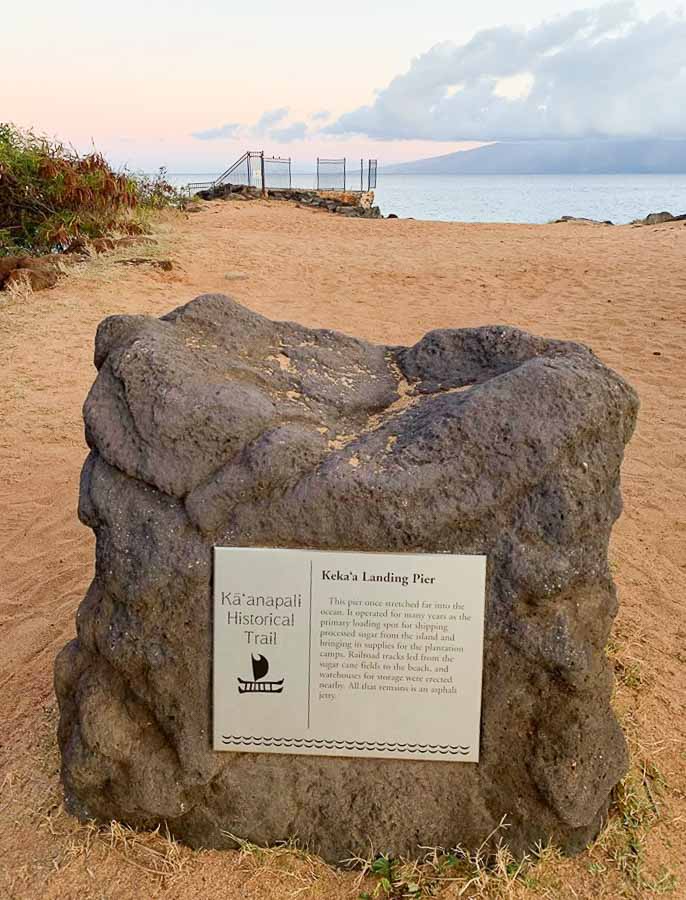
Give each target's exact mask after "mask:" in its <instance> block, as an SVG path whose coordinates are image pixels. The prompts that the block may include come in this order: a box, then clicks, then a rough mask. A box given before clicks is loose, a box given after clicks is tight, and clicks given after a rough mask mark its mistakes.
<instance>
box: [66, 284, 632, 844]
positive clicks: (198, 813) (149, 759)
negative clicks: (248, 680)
mask: <svg viewBox="0 0 686 900" xmlns="http://www.w3.org/2000/svg"><path fill="white" fill-rule="evenodd" d="M95 363H96V366H97V367H98V369H99V372H98V376H97V378H96V381H95V383H94V385H93V387H92V389H91V391H90V394H89V396H88V399H87V400H86V403H85V408H84V415H85V421H86V436H87V440H88V444H89V446H90V448H91V453H90V455H89V457H88V459H87V460H86V463H85V466H84V469H83V475H82V481H81V494H80V507H79V514H80V517H81V519H82V521H83V522H84V523H86V524H87V525H89V526H90V527H91V528H93V530H94V531H95V534H96V536H97V550H96V568H95V577H94V579H93V582H92V584H91V586H90V589H89V591H88V593H87V595H86V598H85V599H84V601H83V603H82V604H81V607H80V609H79V612H78V616H77V631H78V637H77V638H76V639H75V640H73V641H72V642H71V643H69V644H68V645H67V646H66V647H65V648H64V650H63V651H62V652H61V654H60V655H59V657H58V659H57V663H56V672H55V684H56V691H57V696H58V699H59V704H60V712H61V717H60V725H59V742H60V747H61V752H62V778H63V783H64V789H65V795H66V802H67V806H68V808H69V810H70V811H71V812H73V813H74V814H75V815H77V816H79V817H80V818H83V819H90V818H93V819H97V820H101V821H109V820H111V819H113V818H115V819H119V820H123V821H125V822H127V823H129V824H131V825H134V826H142V827H148V826H154V825H156V824H158V823H160V822H162V821H164V822H166V823H167V825H168V827H169V828H170V830H171V832H172V833H173V834H175V835H177V836H178V837H180V838H181V839H183V840H184V841H186V842H188V843H189V844H191V845H192V846H195V847H228V846H233V841H232V839H231V837H230V836H229V835H230V834H233V835H239V836H241V837H243V838H248V839H250V840H252V841H255V842H258V843H271V842H274V841H278V840H282V839H285V838H287V837H289V836H297V837H298V838H299V839H300V840H301V841H303V842H307V843H308V844H309V845H310V847H312V848H313V849H315V850H318V851H319V852H320V853H321V854H322V855H323V856H324V857H325V858H326V859H328V860H331V861H337V860H340V859H342V858H345V857H349V856H350V855H351V854H352V853H355V852H358V853H363V854H366V853H367V852H368V850H369V846H370V842H371V845H373V846H374V848H376V849H382V850H389V851H392V852H393V853H407V854H416V853H417V852H418V845H424V846H427V845H440V846H444V847H449V846H453V845H454V844H455V843H457V842H459V843H462V844H464V845H466V846H468V847H472V848H473V847H476V846H478V845H479V844H480V843H481V842H482V841H483V840H484V839H485V838H486V837H487V836H488V835H489V834H490V833H491V832H492V831H493V829H496V828H497V826H498V824H499V822H500V821H501V819H502V817H503V816H506V817H507V820H508V822H509V823H510V827H509V828H508V829H507V830H506V832H505V833H504V835H503V836H504V838H505V839H506V841H507V842H508V843H509V844H510V846H511V847H512V848H513V850H514V851H515V852H516V853H522V852H524V851H526V850H527V849H528V848H530V847H531V846H532V845H533V844H534V843H535V842H536V841H544V842H545V841H547V840H548V839H552V840H553V841H555V842H556V843H558V844H559V845H561V846H562V847H563V848H564V850H565V851H567V852H575V851H578V850H580V849H581V848H582V847H583V846H584V845H585V844H586V842H587V841H589V840H590V839H591V838H592V837H593V836H594V835H595V834H596V832H597V831H598V829H599V826H600V823H601V821H602V818H603V816H604V814H605V812H606V809H607V806H608V796H609V793H610V791H611V789H612V787H613V785H614V784H615V783H616V782H617V780H618V779H619V778H620V777H621V776H622V774H623V773H624V771H625V769H626V766H627V751H626V747H625V742H624V738H623V736H622V733H621V731H620V728H619V726H618V724H617V722H616V720H615V717H614V714H613V712H612V710H611V707H610V693H611V689H612V671H611V668H610V665H609V663H608V660H607V658H606V656H605V653H604V649H603V648H604V647H605V644H606V640H607V636H608V632H609V629H610V625H611V622H612V619H613V616H614V614H615V611H616V597H615V589H614V585H613V582H612V578H611V575H610V571H609V568H608V561H607V547H608V540H609V536H610V530H611V527H612V524H613V522H614V521H615V519H616V518H617V516H618V515H619V513H620V509H621V497H620V490H619V475H620V464H621V460H622V455H623V450H624V445H625V444H626V442H627V440H628V439H629V437H630V435H631V433H632V430H633V427H634V421H635V417H636V412H637V406H638V401H637V398H636V395H635V393H634V391H633V390H632V389H631V388H630V387H629V386H628V385H627V384H626V382H625V381H623V380H622V379H621V378H620V377H619V376H618V375H616V374H615V373H614V372H612V371H611V370H609V369H608V368H606V367H605V366H604V365H603V364H602V363H601V362H600V361H599V360H598V359H597V358H596V357H595V356H594V355H593V353H592V352H591V351H590V350H589V349H587V348H585V347H583V346H581V345H578V344H574V343H569V342H562V341H555V340H547V339H544V338H540V337H534V336H532V335H530V334H527V333H525V332H522V331H519V330H517V329H514V328H509V327H504V326H497V327H496V326H489V327H483V328H470V329H461V330H440V331H433V332H430V333H429V334H427V335H426V336H425V337H424V338H422V339H421V340H420V341H419V342H418V343H417V344H415V345H414V346H413V347H383V346H375V345H372V344H369V343H365V342H364V341H361V340H357V339H355V338H352V337H347V336H345V335H342V334H339V333H336V332H333V331H327V330H310V329H308V328H304V327H302V326H300V325H296V324H293V323H284V322H272V321H269V320H268V319H265V318H263V317H262V316H259V315H257V314H255V313H253V312H251V311H250V310H248V309H246V308H244V307H242V306H240V305H239V304H238V303H236V302H234V301H233V300H231V299H230V298H228V297H225V296H223V295H206V296H202V297H198V298H197V299H196V300H194V301H193V302H191V303H189V304H188V305H186V306H183V307H180V308H179V309H176V310H174V311H173V312H171V313H169V314H168V315H166V316H164V317H163V318H162V319H154V318H151V317H148V316H117V317H113V318H109V319H106V320H105V321H104V322H102V323H101V325H100V327H99V329H98V334H97V338H96V350H95ZM215 544H217V545H234V546H280V547H310V548H320V549H328V550H332V549H337V550H340V549H343V550H345V549H351V550H353V549H354V550H373V551H374V550H375V551H395V552H398V551H401V552H402V551H412V552H454V553H485V554H487V555H488V576H487V594H486V633H485V651H484V652H485V657H484V680H483V712H482V728H481V758H480V762H479V763H478V764H470V763H452V762H422V761H414V760H386V759H362V758H333V757H325V756H280V755H271V754H250V753H245V754H238V753H215V752H213V751H212V749H211V714H212V712H211V665H212V654H211V627H212V626H211V609H212V600H211V574H212V573H211V564H212V547H213V546H214V545H215Z"/></svg>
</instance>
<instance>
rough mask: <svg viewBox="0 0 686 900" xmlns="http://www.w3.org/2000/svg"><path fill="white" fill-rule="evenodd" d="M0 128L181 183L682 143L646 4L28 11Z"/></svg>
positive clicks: (13, 14)
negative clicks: (643, 141) (369, 163)
mask: <svg viewBox="0 0 686 900" xmlns="http://www.w3.org/2000/svg"><path fill="white" fill-rule="evenodd" d="M243 7H245V9H246V10H248V11H247V12H242V11H237V10H238V9H239V8H241V9H242V8H243ZM0 121H10V122H14V123H16V124H17V125H20V126H22V127H33V128H34V129H35V130H37V131H39V132H41V133H45V134H48V135H49V136H53V137H57V138H59V139H61V140H63V141H65V142H69V143H71V144H73V146H75V147H76V148H77V149H78V150H80V151H87V150H88V149H89V148H90V147H91V146H93V145H95V146H96V147H97V149H98V150H100V151H102V152H103V153H104V154H105V155H106V156H107V157H108V159H110V160H111V162H113V163H114V164H115V165H116V166H123V165H127V166H129V167H130V168H132V169H134V170H143V171H152V170H155V169H157V168H158V167H159V166H166V167H167V169H168V170H169V171H170V172H197V173H201V172H208V173H211V172H217V171H220V170H222V169H223V168H225V167H226V165H227V164H229V163H230V162H231V161H233V159H235V158H236V157H237V156H239V155H240V154H241V153H242V152H243V151H244V150H245V149H253V150H261V149H264V150H265V151H266V152H267V153H268V154H273V155H276V156H290V157H292V158H293V160H294V168H295V169H296V170H300V171H303V170H308V169H311V168H312V163H313V161H314V159H315V157H316V156H322V157H338V156H347V157H348V158H351V159H359V158H360V157H365V158H367V157H377V158H378V159H379V160H380V162H382V163H387V164H388V163H393V162H400V161H405V160H412V159H417V158H421V157H427V156H436V155H439V154H442V153H449V152H451V151H453V150H458V149H467V148H469V147H473V146H478V145H479V144H480V143H483V142H487V141H492V140H520V139H529V140H538V139H543V138H557V137H561V138H569V139H577V138H583V137H589V136H594V137H620V138H621V137H686V19H685V18H684V13H683V8H682V7H680V6H679V5H677V4H674V3H665V2H662V0H642V2H639V3H631V2H618V3H604V4H595V5H588V4H587V3H579V2H578V0H577V2H567V0H520V2H519V3H518V4H517V5H516V7H515V6H513V4H511V3H506V2H504V0H482V2H479V3H470V4H466V3H465V4H457V3H455V0H425V2H423V3H419V2H417V0H392V2H391V0H375V2H374V3H370V2H369V0H364V2H361V0H347V2H346V3H343V4H340V6H339V7H338V8H337V7H336V4H332V3H329V4H327V5H326V6H325V5H324V4H323V3H321V2H318V3H315V2H311V0H291V2H290V3H289V4H285V3H283V2H275V0H262V3H260V4H257V3H252V4H240V5H239V4H235V3H231V2H226V0H223V2H219V0H195V2H192V3H191V2H187V0H166V2H161V0H145V2H141V0H138V2H132V0H119V2H117V3H116V4H94V3H92V0H90V2H88V3H86V2H82V0H75V2H69V0H65V2H63V3H61V4H56V3H55V2H54V0H33V2H32V3H30V4H28V3H25V4H23V5H19V4H13V5H12V9H11V10H10V11H7V12H6V13H5V14H4V15H3V27H2V29H1V30H0Z"/></svg>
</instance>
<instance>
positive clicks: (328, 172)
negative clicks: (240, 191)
mask: <svg viewBox="0 0 686 900" xmlns="http://www.w3.org/2000/svg"><path fill="white" fill-rule="evenodd" d="M376 171H377V161H376V160H375V159H370V160H367V167H366V170H365V164H364V160H363V159H361V160H360V168H359V188H358V171H357V166H355V167H354V168H351V167H350V166H348V163H347V160H346V159H345V158H343V159H321V158H320V157H317V170H316V190H318V191H319V190H343V191H345V190H349V191H352V192H356V191H358V190H359V191H360V192H364V191H365V190H368V191H371V190H374V188H376ZM365 176H366V177H365ZM365 180H366V188H365ZM223 184H237V185H246V186H248V187H254V188H257V189H258V190H267V188H272V189H276V188H282V189H286V188H287V189H291V188H292V187H293V173H292V164H291V158H290V157H281V156H265V155H264V151H263V150H259V151H258V150H246V152H245V153H244V154H243V155H242V156H241V157H240V158H239V159H237V160H236V161H235V162H234V163H232V164H231V165H230V166H229V168H228V169H226V171H225V172H222V173H221V175H219V176H218V177H217V178H215V179H214V181H194V182H191V183H190V184H187V185H186V190H187V191H188V193H189V194H197V193H198V191H207V190H212V189H213V188H216V187H220V186H221V185H223ZM308 189H309V190H311V188H308Z"/></svg>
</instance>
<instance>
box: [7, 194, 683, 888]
mask: <svg viewBox="0 0 686 900" xmlns="http://www.w3.org/2000/svg"><path fill="white" fill-rule="evenodd" d="M154 235H155V237H156V239H157V244H156V245H155V246H154V247H153V248H150V247H147V246H143V247H141V248H140V249H138V250H136V251H135V252H132V251H131V248H128V250H126V251H124V250H120V251H116V252H114V253H110V254H105V255H103V256H100V257H97V258H93V259H91V260H89V261H87V262H85V263H83V264H80V265H78V266H77V267H75V268H74V269H73V270H71V271H70V273H69V274H67V275H65V277H64V278H62V279H61V281H60V282H59V283H58V285H57V286H56V287H55V288H52V289H50V290H47V291H43V292H40V293H36V294H21V293H20V294H18V295H10V294H7V293H5V294H2V293H0V372H1V374H0V421H1V422H2V427H1V428H0V508H1V510H2V515H0V621H1V622H2V630H1V632H0V641H1V642H2V643H1V648H2V652H1V653H0V686H1V688H2V690H1V692H0V720H1V721H2V725H3V727H2V731H1V732H0V735H1V736H0V897H8V898H22V900H24V898H38V897H40V898H44V900H47V898H71V897H74V898H76V897H79V898H93V900H95V898H143V897H146V898H147V897H164V898H182V900H186V898H192V897H203V898H208V900H209V898H214V897H217V898H219V897H221V898H233V897H236V898H238V897H245V898H251V900H253V898H254V900H257V898H270V900H277V898H288V897H296V896H297V897H298V898H301V900H302V898H347V897H350V898H355V897H358V896H359V894H360V891H361V890H373V885H374V883H373V882H368V883H367V885H366V886H365V884H361V882H360V879H359V873H356V872H344V871H339V870H336V869H333V868H331V867H329V866H326V865H324V864H323V863H321V862H320V861H318V860H316V859H314V858H311V857H308V856H306V855H302V854H297V853H293V852H288V853H285V852H284V853H278V854H263V855H261V854H256V853H250V852H235V853H234V852H228V853H217V852H202V853H192V852H191V851H189V850H188V849H186V848H184V847H180V846H178V845H174V844H171V843H169V842H168V841H166V840H165V839H164V837H163V836H141V837H137V836H135V835H133V834H131V833H127V832H126V831H124V830H122V829H120V828H118V827H116V826H115V827H113V828H112V829H109V830H107V829H104V830H101V831H98V830H97V829H94V828H92V827H88V826H84V825H80V824H78V823H77V822H76V821H74V820H73V819H71V818H70V817H69V816H68V815H67V814H66V813H65V812H64V810H63V809H62V805H61V789H60V784H59V773H58V767H59V757H58V752H57V746H56V737H55V731H56V723H57V710H56V702H55V698H54V694H53V688H52V668H53V661H54V658H55V655H56V653H57V652H58V651H59V650H60V649H61V647H62V646H63V645H64V644H65V642H66V641H68V640H69V639H70V638H71V637H72V636H73V635H74V614H75V611H76V609H77V607H78V604H79V603H80V601H81V599H82V597H83V595H84V593H85V591H86V588H87V586H88V583H89V581H90V579H91V577H92V572H93V565H94V559H93V555H94V540H93V536H92V534H91V532H90V530H89V529H87V528H86V527H84V526H83V525H81V524H80V523H79V521H78V519H77V516H76V505H77V495H78V487H79V472H80V468H81V465H82V463H83V461H84V459H85V456H86V452H87V451H86V445H85V442H84V437H83V425H82V419H81V406H82V403H83V400H84V398H85V396H86V393H87V391H88V389H89V387H90V385H91V383H92V381H93V378H94V375H95V369H94V367H93V362H92V356H93V339H94V335H95V330H96V327H97V325H98V323H99V322H100V321H101V320H102V319H103V318H104V317H105V316H108V315H112V314H116V313H128V314H151V315H162V314H163V313H165V312H167V311H169V310H170V309H172V308H173V307H175V306H178V305H181V304H183V303H186V302H188V301H189V300H191V299H192V298H193V297H195V296H197V295H198V294H201V293H207V292H221V293H226V294H230V295H231V296H233V297H234V298H235V299H237V300H238V301H239V302H241V303H244V304H246V305H247V306H249V307H251V308H252V309H254V310H256V311H257V312H259V313H263V314H264V315H266V316H269V317H271V318H277V319H288V320H295V321H298V322H301V323H303V324H305V325H308V326H312V327H327V328H334V329H338V330H341V331H345V332H348V333H350V334H354V335H357V336H360V337H364V338H366V339H369V340H373V341H379V342H384V343H410V342H413V341H415V340H417V339H418V338H419V337H421V336H422V335H423V334H424V333H425V332H426V331H428V330H430V329H432V328H439V327H440V328H445V327H464V326H474V325H482V324H508V325H514V326H518V327H521V328H524V329H527V330H530V331H533V332H536V333H538V334H542V335H546V336H551V337H556V338H565V339H570V340H575V341H581V342H583V343H586V344H588V345H590V346H591V347H592V348H593V350H594V351H595V352H596V354H597V355H598V356H599V357H600V358H601V359H602V360H603V361H604V362H605V363H606V364H608V365H609V366H611V367H613V368H614V369H616V370H617V371H618V372H620V373H621V374H622V375H623V376H624V377H625V378H627V379H628V380H629V381H630V382H631V384H632V385H633V386H634V387H635V388H636V389H637V391H638V393H639V395H640V398H641V404H642V405H641V411H640V415H639V423H638V428H637V431H636V433H635V435H634V437H633V439H632V441H631V443H630V444H629V447H628V453H627V456H626V458H625V462H624V468H623V494H624V513H623V515H622V517H621V519H620V520H619V522H618V524H617V525H616V527H615V530H614V532H613V541H612V546H611V564H612V569H613V574H614V577H615V580H616V583H617V587H618V591H619V599H620V608H619V614H618V617H617V620H616V622H615V627H614V631H613V637H612V642H611V645H610V653H611V655H612V657H613V659H614V661H615V670H616V675H617V688H616V698H615V706H616V709H617V711H618V715H619V717H620V720H621V722H622V725H623V727H624V728H625V731H626V733H627V736H628V738H629V742H630V746H631V750H632V766H633V768H632V774H631V776H630V778H631V779H633V780H631V781H630V782H629V784H634V783H636V784H640V785H642V786H643V788H642V790H643V794H642V796H643V795H645V797H647V801H646V802H647V803H648V805H649V806H651V805H652V810H651V809H649V810H648V811H647V812H645V814H644V818H643V819H642V820H641V835H642V837H643V838H644V841H643V843H642V847H641V850H640V854H636V853H634V854H633V855H632V852H631V851H629V850H627V852H626V853H619V852H618V851H616V840H615V839H617V841H619V844H620V845H621V841H622V839H621V835H620V837H619V838H617V834H618V833H621V828H622V822H621V818H622V815H624V814H625V809H626V808H625V807H622V809H621V810H620V811H619V812H615V813H614V814H613V815H614V818H613V819H612V820H611V822H610V826H609V830H610V832H611V833H610V834H609V836H608V835H605V836H604V837H603V836H601V838H600V839H599V841H598V842H597V843H596V844H595V845H594V846H593V848H592V849H591V850H590V851H588V852H586V853H583V854H582V855H581V856H579V857H576V858H574V859H554V858H548V859H546V860H545V861H544V862H543V863H542V864H541V865H540V866H539V867H538V868H534V869H532V870H531V873H530V876H528V878H529V881H525V880H519V881H517V882H515V883H514V884H513V885H512V886H508V885H507V884H506V883H505V881H504V880H501V881H500V882H498V883H496V882H494V886H493V888H492V890H493V891H497V890H501V889H502V890H503V891H507V892H508V893H503V894H502V896H512V897H551V898H552V897H555V898H567V897H569V898H572V897H576V898H578V897H589V898H590V897H598V898H603V897H604V898H610V897H631V896H636V897H638V896H647V895H648V893H647V888H646V885H648V886H649V885H650V880H651V879H652V880H653V881H655V882H656V883H657V884H658V885H659V884H660V883H661V884H662V885H663V886H669V885H672V883H673V882H672V881H671V880H670V877H671V876H675V877H676V879H678V884H677V886H676V887H675V888H674V893H673V896H683V895H684V894H683V893H682V892H686V863H684V857H683V853H682V845H683V841H684V837H686V774H685V770H686V766H685V762H686V744H685V740H686V715H685V712H686V710H685V706H686V703H685V702H684V700H685V698H686V677H685V675H684V663H685V662H686V649H685V642H686V624H685V622H684V614H683V598H684V596H685V595H686V449H685V448H686V392H685V391H684V372H686V349H685V346H684V345H685V343H686V341H685V338H686V262H685V260H686V223H684V222H677V223H667V224H663V225H659V226H644V227H631V226H621V227H604V226H594V225H582V224H571V223H567V224H558V225H540V226H538V225H502V224H497V225H495V224H494V225H490V224H460V223H441V222H421V221H412V220H400V219H398V220H378V221H375V220H361V219H360V220H357V219H345V218H342V217H340V216H336V215H330V214H327V213H324V212H321V211H314V210H309V209H300V208H296V207H295V206H293V205H292V204H283V203H276V202H268V203H267V202H252V203H247V202H246V203H227V202H221V201H219V202H214V203H208V204H203V205H202V206H201V208H200V210H199V211H197V212H194V213H192V214H180V213H178V214H177V213H173V214H172V213H165V214H164V215H163V216H160V218H159V221H158V222H157V223H156V224H155V225H154ZM131 256H139V257H140V256H151V257H155V258H159V259H169V260H171V262H172V268H171V270H170V271H164V270H162V269H160V268H158V267H153V266H151V265H137V266H134V265H125V264H122V263H121V261H122V260H125V259H127V258H130V257H131ZM646 785H647V787H646ZM627 790H628V788H627ZM625 799H626V798H625ZM622 810H624V812H622ZM613 829H614V831H613ZM637 855H638V856H640V857H641V858H640V860H637V859H636V858H635V857H636V856H637ZM627 860H628V861H627ZM639 864H640V877H639V874H637V873H638V872H639V870H638V869H637V868H636V867H637V866H639ZM632 866H633V867H634V868H632ZM641 879H645V881H644V884H642V882H641ZM660 879H664V880H663V881H662V882H660ZM463 883H464V882H463ZM498 884H499V885H500V886H498ZM437 896H439V897H443V898H447V897H456V896H459V894H458V885H457V883H452V882H450V881H446V883H445V885H443V886H441V887H440V888H439V892H438V893H437ZM463 896H472V894H470V893H469V891H468V892H467V893H466V894H464V895H463ZM490 896H500V895H499V894H498V893H492V894H490Z"/></svg>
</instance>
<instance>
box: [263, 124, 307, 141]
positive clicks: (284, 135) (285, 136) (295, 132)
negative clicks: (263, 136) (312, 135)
mask: <svg viewBox="0 0 686 900" xmlns="http://www.w3.org/2000/svg"><path fill="white" fill-rule="evenodd" d="M306 134H307V125H306V123H305V122H293V123H292V124H291V125H286V126H285V128H273V129H272V130H271V131H270V133H269V137H270V138H272V140H275V141H280V142H281V143H283V144H287V143H288V142H289V141H300V140H302V139H303V138H304V137H305V136H306Z"/></svg>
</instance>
